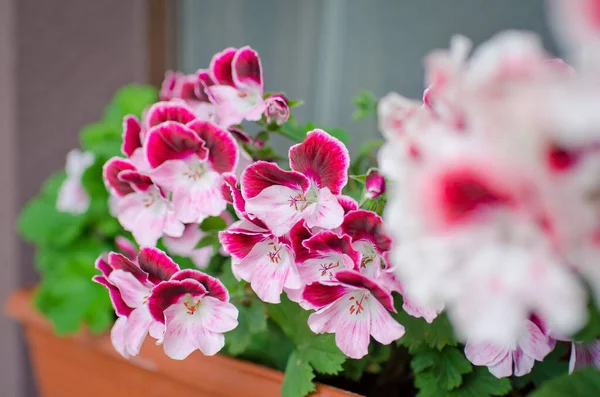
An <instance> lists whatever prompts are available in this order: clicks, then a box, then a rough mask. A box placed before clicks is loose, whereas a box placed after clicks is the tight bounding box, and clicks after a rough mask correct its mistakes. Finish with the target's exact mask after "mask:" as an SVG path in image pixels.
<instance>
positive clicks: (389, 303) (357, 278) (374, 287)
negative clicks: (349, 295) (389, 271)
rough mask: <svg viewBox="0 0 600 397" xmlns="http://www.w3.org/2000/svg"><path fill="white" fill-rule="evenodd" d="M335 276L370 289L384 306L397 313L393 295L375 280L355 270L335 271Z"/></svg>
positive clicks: (356, 285) (354, 285) (352, 284)
mask: <svg viewBox="0 0 600 397" xmlns="http://www.w3.org/2000/svg"><path fill="white" fill-rule="evenodd" d="M335 278H336V280H337V281H339V282H340V283H343V284H346V285H350V286H353V287H358V288H365V289H368V290H369V291H370V292H371V294H372V295H373V296H374V297H375V298H376V299H377V300H378V301H379V302H380V303H381V304H382V305H383V307H385V308H386V309H387V310H389V311H391V312H394V313H396V308H395V307H394V299H393V298H392V295H391V294H389V293H388V292H386V291H385V290H384V289H383V288H381V287H380V286H379V285H378V284H377V283H376V282H375V281H373V280H371V279H369V278H367V277H365V276H363V275H362V274H360V273H359V272H357V271H355V270H340V271H339V272H337V273H335Z"/></svg>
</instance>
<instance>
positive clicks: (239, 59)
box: [232, 46, 263, 96]
mask: <svg viewBox="0 0 600 397" xmlns="http://www.w3.org/2000/svg"><path fill="white" fill-rule="evenodd" d="M232 65H233V68H232V71H233V81H234V82H235V84H236V85H237V86H238V87H247V88H258V90H259V92H260V94H261V96H262V92H263V72H262V66H261V64H260V57H259V56H258V53H257V52H256V51H254V50H253V49H252V48H250V47H248V46H246V47H242V48H240V49H239V50H237V52H236V53H235V56H234V57H233V61H232Z"/></svg>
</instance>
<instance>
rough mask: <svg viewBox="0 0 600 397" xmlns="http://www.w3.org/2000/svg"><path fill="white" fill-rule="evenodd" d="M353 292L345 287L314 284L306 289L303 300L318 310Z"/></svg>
mask: <svg viewBox="0 0 600 397" xmlns="http://www.w3.org/2000/svg"><path fill="white" fill-rule="evenodd" d="M352 290H353V289H351V288H349V287H347V286H344V285H333V284H327V285H326V284H321V283H312V284H309V285H307V286H306V287H304V291H303V292H302V298H303V299H304V300H306V301H307V302H308V303H310V304H311V305H312V306H314V307H315V308H317V309H318V308H321V307H324V306H327V305H330V304H332V303H333V302H335V301H337V300H338V299H340V298H341V297H342V296H344V295H346V294H347V293H348V292H351V291H352Z"/></svg>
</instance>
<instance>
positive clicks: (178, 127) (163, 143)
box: [146, 121, 208, 168]
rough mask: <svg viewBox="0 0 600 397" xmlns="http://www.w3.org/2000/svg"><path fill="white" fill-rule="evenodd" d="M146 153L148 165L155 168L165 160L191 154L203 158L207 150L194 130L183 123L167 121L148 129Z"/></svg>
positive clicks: (182, 157)
mask: <svg viewBox="0 0 600 397" xmlns="http://www.w3.org/2000/svg"><path fill="white" fill-rule="evenodd" d="M146 155H147V157H148V163H149V164H150V166H151V167H153V168H156V167H158V166H159V165H161V164H162V163H164V162H165V161H167V160H175V159H177V160H181V159H185V158H187V157H189V156H192V155H196V156H198V157H199V158H200V159H201V160H204V159H206V157H207V155H208V150H207V149H206V147H205V146H204V141H202V139H200V138H199V137H198V135H197V134H196V132H194V131H193V130H191V129H190V128H188V127H187V126H185V125H183V124H180V123H177V122H174V121H167V122H165V123H162V124H160V125H157V126H156V127H153V128H152V129H151V130H150V131H148V136H147V138H146Z"/></svg>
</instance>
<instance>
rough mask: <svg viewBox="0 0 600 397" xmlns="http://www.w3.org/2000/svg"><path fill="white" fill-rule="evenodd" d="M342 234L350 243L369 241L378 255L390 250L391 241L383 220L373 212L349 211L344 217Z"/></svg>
mask: <svg viewBox="0 0 600 397" xmlns="http://www.w3.org/2000/svg"><path fill="white" fill-rule="evenodd" d="M342 232H343V233H344V234H347V235H349V236H350V237H351V238H352V241H359V240H367V241H370V242H371V243H372V244H373V245H374V246H375V248H376V249H377V250H378V251H379V253H384V252H386V251H388V250H389V249H390V245H391V243H392V240H391V239H390V236H389V235H388V233H387V232H386V230H385V226H384V224H383V220H382V219H381V217H380V216H379V215H377V214H376V213H374V212H371V211H366V210H356V211H350V212H348V213H347V214H346V215H345V216H344V222H342Z"/></svg>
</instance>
